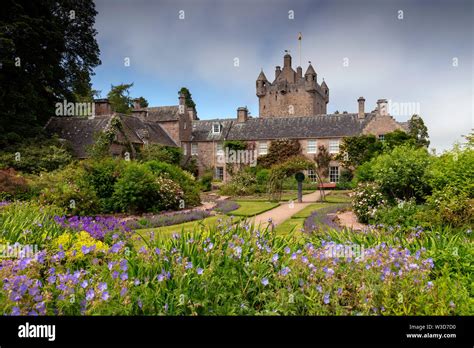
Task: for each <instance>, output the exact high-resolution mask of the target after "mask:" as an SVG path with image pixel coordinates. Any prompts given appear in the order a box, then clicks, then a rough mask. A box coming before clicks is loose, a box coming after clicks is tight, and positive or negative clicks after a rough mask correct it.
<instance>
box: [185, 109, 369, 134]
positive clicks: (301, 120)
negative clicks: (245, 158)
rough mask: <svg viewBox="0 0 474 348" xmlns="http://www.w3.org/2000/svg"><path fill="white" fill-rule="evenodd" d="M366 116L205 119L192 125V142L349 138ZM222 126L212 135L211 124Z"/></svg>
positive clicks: (366, 119)
mask: <svg viewBox="0 0 474 348" xmlns="http://www.w3.org/2000/svg"><path fill="white" fill-rule="evenodd" d="M374 116H375V115H374V114H370V113H366V116H365V118H364V119H363V120H359V118H358V115H357V114H356V113H352V114H328V115H317V116H307V117H274V118H273V117H272V118H249V119H248V120H247V121H246V122H241V123H240V122H237V120H236V119H220V120H205V121H194V122H193V132H192V134H193V137H192V139H191V140H192V141H215V140H224V139H226V140H268V139H278V138H290V139H291V138H293V139H304V138H330V137H344V136H353V135H358V134H361V133H362V130H363V128H364V127H365V126H366V125H367V123H368V122H369V121H370V120H371V119H372V118H373V117H374ZM214 123H221V124H223V126H224V127H223V131H222V133H221V134H217V135H216V134H212V128H211V127H212V124H214Z"/></svg>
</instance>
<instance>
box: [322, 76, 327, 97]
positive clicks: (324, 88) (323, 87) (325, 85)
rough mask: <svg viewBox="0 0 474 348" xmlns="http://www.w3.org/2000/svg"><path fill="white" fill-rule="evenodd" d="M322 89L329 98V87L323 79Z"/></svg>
mask: <svg viewBox="0 0 474 348" xmlns="http://www.w3.org/2000/svg"><path fill="white" fill-rule="evenodd" d="M321 89H322V90H323V93H324V96H325V97H327V98H329V87H328V85H327V84H326V81H324V79H323V83H321Z"/></svg>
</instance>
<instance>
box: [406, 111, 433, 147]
mask: <svg viewBox="0 0 474 348" xmlns="http://www.w3.org/2000/svg"><path fill="white" fill-rule="evenodd" d="M408 134H409V135H410V136H411V137H413V138H414V139H415V140H416V144H417V145H418V146H424V147H428V146H429V145H430V141H429V140H428V139H429V136H428V128H427V127H426V126H425V122H423V119H422V118H421V117H420V116H418V115H413V116H412V117H411V118H410V120H409V121H408Z"/></svg>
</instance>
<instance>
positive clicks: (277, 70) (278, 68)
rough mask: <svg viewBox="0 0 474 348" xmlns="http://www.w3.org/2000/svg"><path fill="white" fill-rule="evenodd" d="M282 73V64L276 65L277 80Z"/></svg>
mask: <svg viewBox="0 0 474 348" xmlns="http://www.w3.org/2000/svg"><path fill="white" fill-rule="evenodd" d="M280 73H281V67H280V66H278V65H277V66H276V67H275V80H276V79H277V78H278V76H279V75H280Z"/></svg>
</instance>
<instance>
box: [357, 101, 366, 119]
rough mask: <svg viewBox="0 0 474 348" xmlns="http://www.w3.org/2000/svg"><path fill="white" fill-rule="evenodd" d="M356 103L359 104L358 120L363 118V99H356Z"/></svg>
mask: <svg viewBox="0 0 474 348" xmlns="http://www.w3.org/2000/svg"><path fill="white" fill-rule="evenodd" d="M357 102H358V103H359V113H358V117H359V119H363V118H365V110H364V104H365V99H364V97H359V99H357Z"/></svg>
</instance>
